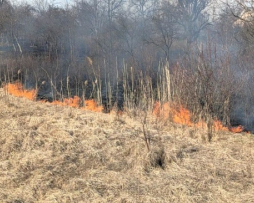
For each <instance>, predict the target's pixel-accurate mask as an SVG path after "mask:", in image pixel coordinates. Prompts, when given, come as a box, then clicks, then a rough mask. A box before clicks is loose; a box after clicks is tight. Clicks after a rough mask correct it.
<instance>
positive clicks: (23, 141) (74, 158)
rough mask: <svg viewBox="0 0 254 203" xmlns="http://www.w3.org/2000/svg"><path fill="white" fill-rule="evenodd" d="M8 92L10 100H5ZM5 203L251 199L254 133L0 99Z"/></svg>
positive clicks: (0, 190) (0, 188)
mask: <svg viewBox="0 0 254 203" xmlns="http://www.w3.org/2000/svg"><path fill="white" fill-rule="evenodd" d="M7 97H8V98H7ZM0 106H1V109H0V115H1V116H0V126H1V128H0V134H1V136H0V145H1V147H0V199H1V201H2V202H26V203H27V202H28V203H32V202H38V203H39V202H40V203H44V202H50V203H51V202H52V203H53V202H70V203H73V202H74V203H76V202H77V203H78V202H187V203H188V202H253V201H254V194H253V187H254V177H253V171H254V162H253V158H254V154H253V150H252V147H253V143H254V139H253V136H252V135H251V134H244V133H239V134H234V133H231V132H222V133H217V134H216V136H215V139H214V141H213V142H212V143H208V142H207V141H206V142H203V140H202V134H203V132H202V131H201V130H196V129H194V128H193V127H182V126H180V125H177V124H172V123H167V124H165V125H164V124H163V125H160V124H159V123H156V122H155V121H154V120H153V119H147V127H148V128H149V129H148V130H149V132H150V133H151V135H152V136H151V140H150V151H149V152H148V151H147V148H146V144H145V142H144V140H143V134H142V123H140V122H139V121H136V120H135V119H133V118H130V117H127V116H126V115H122V116H121V117H116V116H114V115H110V114H102V113H98V112H89V111H82V110H80V109H74V108H70V107H62V106H52V105H49V104H45V103H38V102H32V101H28V100H26V99H22V98H14V97H13V96H7V95H5V96H1V97H0Z"/></svg>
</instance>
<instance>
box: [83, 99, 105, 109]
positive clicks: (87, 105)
mask: <svg viewBox="0 0 254 203" xmlns="http://www.w3.org/2000/svg"><path fill="white" fill-rule="evenodd" d="M83 109H85V110H89V111H95V112H102V110H103V107H102V106H98V105H97V103H96V102H95V101H94V100H92V99H90V100H85V107H83Z"/></svg>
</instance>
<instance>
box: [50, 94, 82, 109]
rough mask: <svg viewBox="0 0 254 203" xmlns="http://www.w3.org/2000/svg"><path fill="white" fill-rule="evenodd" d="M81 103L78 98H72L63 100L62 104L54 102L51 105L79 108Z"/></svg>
mask: <svg viewBox="0 0 254 203" xmlns="http://www.w3.org/2000/svg"><path fill="white" fill-rule="evenodd" d="M80 103H81V99H80V98H79V97H78V96H74V97H73V98H65V99H64V100H63V101H62V102H61V101H58V100H55V101H53V102H52V103H51V104H56V105H59V106H70V107H75V108H79V107H80Z"/></svg>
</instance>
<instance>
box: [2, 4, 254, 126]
mask: <svg viewBox="0 0 254 203" xmlns="http://www.w3.org/2000/svg"><path fill="white" fill-rule="evenodd" d="M242 2H243V1H236V3H235V4H234V5H231V4H226V3H225V4H220V5H218V4H215V3H214V1H210V0H172V1H168V0H160V1H156V0H130V1H128V0H77V1H75V3H74V4H73V5H71V6H66V7H59V6H56V5H54V4H53V3H48V2H47V1H38V2H37V3H36V4H33V5H30V4H21V5H16V4H12V2H11V1H7V0H2V1H0V54H1V55H0V57H1V63H0V66H1V80H2V82H3V81H8V82H13V81H15V80H20V81H22V82H23V84H24V85H25V86H26V87H27V88H37V89H38V90H39V96H40V97H43V98H44V97H45V98H48V99H49V98H52V99H53V98H54V99H55V98H57V99H59V98H60V97H63V96H66V97H69V96H73V95H79V96H82V95H83V96H84V97H86V98H87V97H92V98H95V99H96V100H98V102H100V103H107V107H108V108H112V106H114V103H118V104H117V105H118V106H122V105H123V104H121V105H119V103H123V102H124V101H123V100H125V101H126V98H127V97H126V91H125V93H124V90H126V89H125V88H127V87H129V90H130V91H131V92H132V93H133V95H132V96H130V95H131V94H130V95H129V98H132V97H133V96H135V97H137V98H141V96H140V93H138V92H139V91H141V90H145V91H146V93H147V92H149V91H148V90H147V89H144V88H143V86H142V88H141V86H140V84H141V83H140V81H142V85H143V84H147V86H149V85H150V86H151V89H153V90H156V92H157V93H158V92H160V93H158V94H157V93H156V95H154V94H153V93H151V95H152V97H153V99H152V100H151V102H153V101H155V100H160V99H161V101H162V102H164V101H163V100H165V101H166V100H173V101H174V102H178V103H180V104H181V105H185V106H186V107H188V108H189V109H190V110H191V111H192V112H194V113H195V115H196V117H197V118H198V117H202V119H205V120H206V121H207V122H209V120H210V119H214V118H218V119H220V120H222V121H223V122H224V124H225V125H237V124H242V125H244V126H246V128H247V129H249V130H252V129H254V118H252V116H251V114H252V111H254V109H253V107H252V103H253V99H254V86H253V84H252V82H251V81H252V80H253V76H254V75H253V73H254V72H253V65H252V64H253V57H252V56H253V49H252V46H253V44H254V25H253V22H254V18H253V16H254V9H253V8H254V7H253V5H252V3H249V4H247V5H246V4H243V3H242ZM218 6H220V8H221V11H220V12H219V13H218V12H217V10H218ZM162 67H167V71H168V72H167V71H165V72H163V68H162ZM165 74H168V76H169V77H170V79H171V80H170V81H168V85H169V87H167V88H166V89H167V96H165V94H164V96H161V91H159V88H162V87H159V86H158V85H157V86H156V84H159V83H158V81H163V77H164V76H165ZM160 76H161V77H160ZM140 78H142V79H144V80H141V79H140ZM148 78H149V79H148ZM148 81H149V82H148ZM163 88H164V87H163ZM163 91H165V88H164V89H163ZM98 92H99V93H98ZM165 98H167V99H165ZM243 98H244V101H243ZM132 99H133V98H132ZM133 101H134V103H135V104H136V103H137V102H139V101H140V100H139V99H136V100H135V99H133Z"/></svg>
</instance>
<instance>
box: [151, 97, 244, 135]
mask: <svg viewBox="0 0 254 203" xmlns="http://www.w3.org/2000/svg"><path fill="white" fill-rule="evenodd" d="M174 106H176V105H173V104H170V103H169V102H166V103H164V104H163V105H162V107H161V105H160V103H159V102H156V103H155V105H154V108H153V115H155V116H157V117H160V118H162V119H164V120H166V119H168V118H169V117H171V118H172V120H173V122H174V123H177V124H182V125H187V126H194V127H198V128H200V127H202V128H206V127H207V125H206V123H205V121H199V122H197V123H194V122H192V120H191V118H192V115H191V113H190V111H189V110H188V109H186V108H184V107H183V106H182V105H180V107H179V108H173V107H174ZM213 128H214V130H215V131H231V132H234V133H240V132H243V130H244V128H243V126H237V127H231V128H227V127H225V126H223V124H222V123H221V121H219V120H215V121H213Z"/></svg>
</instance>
